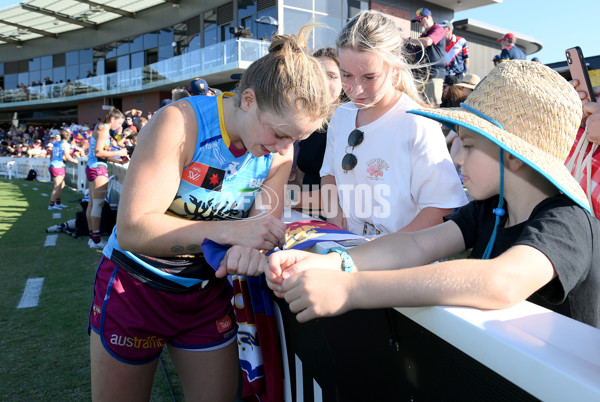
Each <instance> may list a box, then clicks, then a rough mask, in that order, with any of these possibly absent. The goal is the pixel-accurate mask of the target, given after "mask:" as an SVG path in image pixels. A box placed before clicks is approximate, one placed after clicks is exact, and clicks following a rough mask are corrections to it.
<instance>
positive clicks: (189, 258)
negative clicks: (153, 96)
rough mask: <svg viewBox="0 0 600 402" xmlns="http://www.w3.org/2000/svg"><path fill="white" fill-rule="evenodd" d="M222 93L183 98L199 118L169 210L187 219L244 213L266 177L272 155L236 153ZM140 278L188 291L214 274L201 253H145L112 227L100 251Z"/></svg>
mask: <svg viewBox="0 0 600 402" xmlns="http://www.w3.org/2000/svg"><path fill="white" fill-rule="evenodd" d="M223 96H232V94H229V93H225V94H223V95H220V96H219V97H210V96H192V97H189V98H185V100H186V101H188V102H190V103H191V104H192V106H193V107H194V111H195V113H196V118H197V121H198V139H197V141H196V150H195V152H194V156H193V158H192V161H191V162H190V164H189V165H187V166H186V167H185V168H184V170H183V174H182V180H181V183H180V184H179V188H178V190H177V193H176V195H175V198H174V199H173V202H172V203H171V205H170V206H169V208H168V209H167V212H166V213H167V214H168V215H171V216H175V217H179V218H181V219H188V220H203V221H209V220H210V221H215V220H229V219H242V218H245V217H247V216H248V212H249V210H250V207H251V206H252V204H253V203H254V199H255V197H256V194H257V193H258V191H259V190H260V188H261V186H262V184H263V183H264V181H265V180H266V178H267V175H268V173H269V169H270V168H271V163H272V161H273V159H272V155H266V156H262V157H255V156H253V155H252V154H250V153H246V152H239V151H238V152H236V149H235V147H233V145H232V144H231V141H230V139H229V136H228V134H227V131H226V129H225V123H224V120H223ZM103 253H104V255H105V256H106V257H107V258H110V259H111V260H112V261H113V262H115V263H116V264H117V265H118V266H120V267H122V268H123V269H125V270H127V271H128V272H129V273H130V274H132V275H133V276H134V277H136V278H137V279H138V280H141V281H142V282H145V283H147V284H148V285H150V286H153V287H155V288H157V289H160V290H165V291H172V292H186V291H189V290H192V289H196V288H197V287H198V285H199V284H200V283H201V282H203V281H204V280H206V279H211V278H213V277H214V270H212V268H210V267H209V266H208V264H207V263H206V260H205V259H204V257H203V256H202V254H194V255H186V256H180V257H175V258H172V257H160V256H153V257H150V256H144V255H140V254H137V253H131V252H129V251H126V250H123V249H121V248H120V247H119V243H118V240H117V235H116V227H115V229H114V230H113V233H112V234H111V236H110V239H109V240H108V244H107V246H106V247H105V248H104V251H103Z"/></svg>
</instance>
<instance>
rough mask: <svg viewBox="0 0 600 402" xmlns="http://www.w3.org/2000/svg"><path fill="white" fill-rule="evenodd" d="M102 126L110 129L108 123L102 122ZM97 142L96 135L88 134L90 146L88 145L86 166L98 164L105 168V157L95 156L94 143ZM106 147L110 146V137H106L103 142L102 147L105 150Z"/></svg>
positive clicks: (93, 166) (90, 166) (96, 165)
mask: <svg viewBox="0 0 600 402" xmlns="http://www.w3.org/2000/svg"><path fill="white" fill-rule="evenodd" d="M104 127H106V129H107V130H110V127H109V126H108V124H104ZM97 142H98V139H97V138H96V137H94V136H93V135H90V147H89V155H88V161H87V167H89V168H95V167H98V166H104V167H106V168H107V167H108V165H107V164H106V159H105V158H96V143H97ZM108 148H110V137H109V138H107V139H106V141H105V142H104V149H105V150H107V149H108Z"/></svg>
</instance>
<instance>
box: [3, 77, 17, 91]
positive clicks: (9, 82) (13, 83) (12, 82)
mask: <svg viewBox="0 0 600 402" xmlns="http://www.w3.org/2000/svg"><path fill="white" fill-rule="evenodd" d="M18 85H19V78H18V76H17V74H8V75H5V76H4V89H15V88H16V87H17V86H18Z"/></svg>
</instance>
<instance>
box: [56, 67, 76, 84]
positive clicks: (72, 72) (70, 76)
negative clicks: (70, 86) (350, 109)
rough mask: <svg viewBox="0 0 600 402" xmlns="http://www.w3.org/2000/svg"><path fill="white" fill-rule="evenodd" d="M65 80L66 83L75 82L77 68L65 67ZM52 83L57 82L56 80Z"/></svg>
mask: <svg viewBox="0 0 600 402" xmlns="http://www.w3.org/2000/svg"><path fill="white" fill-rule="evenodd" d="M66 78H67V81H68V80H71V81H77V80H78V79H79V66H67V75H66ZM54 82H58V81H57V80H56V78H55V79H54Z"/></svg>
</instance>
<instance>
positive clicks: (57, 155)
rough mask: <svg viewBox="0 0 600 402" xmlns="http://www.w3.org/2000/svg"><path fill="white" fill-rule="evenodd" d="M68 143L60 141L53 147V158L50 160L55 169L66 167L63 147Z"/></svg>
mask: <svg viewBox="0 0 600 402" xmlns="http://www.w3.org/2000/svg"><path fill="white" fill-rule="evenodd" d="M65 143H66V141H58V142H57V143H55V144H54V146H53V147H52V157H51V159H50V166H53V167H55V168H62V167H65V162H64V161H63V159H64V157H65V150H64V149H63V145H64V144H65Z"/></svg>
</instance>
